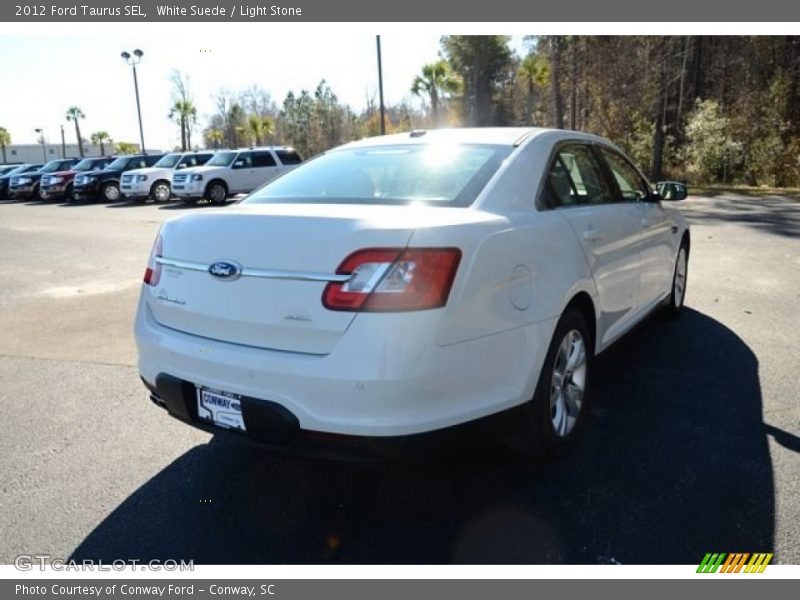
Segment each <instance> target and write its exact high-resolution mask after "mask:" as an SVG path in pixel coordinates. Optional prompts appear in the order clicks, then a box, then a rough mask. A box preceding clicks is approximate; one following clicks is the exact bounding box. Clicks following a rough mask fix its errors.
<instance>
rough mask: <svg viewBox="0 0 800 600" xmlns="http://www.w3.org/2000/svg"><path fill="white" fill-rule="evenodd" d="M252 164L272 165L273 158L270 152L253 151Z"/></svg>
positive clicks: (273, 163) (273, 162)
mask: <svg viewBox="0 0 800 600" xmlns="http://www.w3.org/2000/svg"><path fill="white" fill-rule="evenodd" d="M253 166H254V167H274V166H275V158H274V157H273V156H272V152H253Z"/></svg>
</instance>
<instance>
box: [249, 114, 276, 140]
mask: <svg viewBox="0 0 800 600" xmlns="http://www.w3.org/2000/svg"><path fill="white" fill-rule="evenodd" d="M247 124H248V125H249V127H250V133H251V134H252V136H253V143H254V144H255V145H256V146H260V145H261V142H262V140H264V139H265V138H268V137H270V136H271V135H272V134H273V133H275V125H274V123H273V121H272V119H271V118H270V117H267V116H264V117H259V116H258V115H250V118H249V119H248V121H247Z"/></svg>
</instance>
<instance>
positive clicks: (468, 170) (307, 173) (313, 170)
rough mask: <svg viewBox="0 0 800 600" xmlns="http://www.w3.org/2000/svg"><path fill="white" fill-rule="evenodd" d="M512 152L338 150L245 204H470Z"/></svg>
mask: <svg viewBox="0 0 800 600" xmlns="http://www.w3.org/2000/svg"><path fill="white" fill-rule="evenodd" d="M512 150H513V148H512V147H511V146H498V145H466V144H428V145H416V144H414V145H397V146H377V147H372V148H352V149H347V148H345V149H342V150H334V151H332V152H329V153H327V154H324V155H322V156H319V157H317V158H315V159H314V160H311V161H309V162H306V163H303V164H301V165H300V166H299V167H297V168H296V169H294V170H293V171H290V172H289V173H287V174H285V175H284V176H282V177H280V178H278V179H276V180H275V181H273V182H272V183H270V184H268V185H266V186H264V187H263V188H261V189H260V190H258V191H256V192H254V193H253V194H252V195H250V196H249V197H248V198H246V199H245V200H243V202H247V203H267V202H313V203H332V204H339V203H347V204H410V203H417V202H419V203H424V204H434V205H443V206H469V205H470V204H472V202H474V201H475V198H477V196H478V194H479V193H480V192H481V190H482V189H483V188H484V186H485V185H486V183H487V182H488V181H489V179H491V177H492V175H494V174H495V172H497V169H498V168H499V167H500V165H501V164H502V162H503V160H504V159H505V158H506V157H507V156H508V155H509V154H510V153H511V152H512Z"/></svg>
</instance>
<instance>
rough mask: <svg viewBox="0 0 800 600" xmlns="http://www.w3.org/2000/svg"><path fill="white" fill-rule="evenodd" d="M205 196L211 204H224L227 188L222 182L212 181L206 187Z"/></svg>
mask: <svg viewBox="0 0 800 600" xmlns="http://www.w3.org/2000/svg"><path fill="white" fill-rule="evenodd" d="M206 197H207V198H208V199H209V200H211V204H217V205H219V204H225V200H226V199H227V197H228V190H227V189H226V188H225V184H223V183H222V182H220V181H212V182H211V183H209V184H208V187H207V188H206Z"/></svg>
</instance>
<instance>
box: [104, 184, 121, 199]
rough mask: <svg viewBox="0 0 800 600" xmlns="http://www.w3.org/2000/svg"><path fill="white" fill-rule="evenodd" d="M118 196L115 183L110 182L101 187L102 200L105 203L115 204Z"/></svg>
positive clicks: (118, 192) (117, 186)
mask: <svg viewBox="0 0 800 600" xmlns="http://www.w3.org/2000/svg"><path fill="white" fill-rule="evenodd" d="M120 196H121V193H120V191H119V185H118V184H116V183H115V182H113V181H110V182H108V183H107V184H105V185H104V186H103V198H104V199H105V200H106V201H107V202H116V201H117V200H119V197H120Z"/></svg>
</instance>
